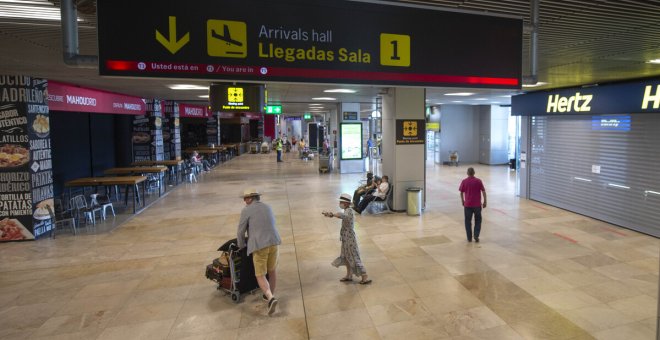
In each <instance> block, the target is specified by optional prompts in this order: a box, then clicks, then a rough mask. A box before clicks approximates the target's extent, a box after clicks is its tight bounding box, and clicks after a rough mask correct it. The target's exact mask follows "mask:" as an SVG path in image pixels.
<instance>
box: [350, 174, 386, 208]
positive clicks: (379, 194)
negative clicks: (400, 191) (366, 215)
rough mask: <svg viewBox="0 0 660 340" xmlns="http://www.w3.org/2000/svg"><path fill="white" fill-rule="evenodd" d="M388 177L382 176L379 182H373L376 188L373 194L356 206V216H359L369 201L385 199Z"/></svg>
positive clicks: (365, 197)
mask: <svg viewBox="0 0 660 340" xmlns="http://www.w3.org/2000/svg"><path fill="white" fill-rule="evenodd" d="M388 181H389V177H387V176H383V178H382V179H381V180H380V181H377V180H376V181H375V182H376V184H377V185H378V188H377V189H376V191H375V192H374V193H373V194H368V195H366V196H364V198H362V200H361V201H360V204H358V206H357V209H355V211H357V213H358V214H361V213H362V211H363V210H364V209H365V208H366V207H367V205H369V203H371V201H384V200H385V199H387V191H388V190H389V189H390V184H389V183H388Z"/></svg>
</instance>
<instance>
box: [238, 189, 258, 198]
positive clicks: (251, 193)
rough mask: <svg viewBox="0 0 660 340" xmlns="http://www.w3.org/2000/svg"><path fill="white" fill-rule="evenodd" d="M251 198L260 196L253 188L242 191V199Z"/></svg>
mask: <svg viewBox="0 0 660 340" xmlns="http://www.w3.org/2000/svg"><path fill="white" fill-rule="evenodd" d="M253 196H261V193H259V190H257V189H255V188H247V189H245V190H243V196H242V197H243V198H246V197H253Z"/></svg>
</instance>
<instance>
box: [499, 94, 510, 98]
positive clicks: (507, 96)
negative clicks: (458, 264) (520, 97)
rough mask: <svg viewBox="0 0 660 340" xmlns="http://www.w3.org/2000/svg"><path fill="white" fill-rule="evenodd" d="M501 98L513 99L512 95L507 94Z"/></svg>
mask: <svg viewBox="0 0 660 340" xmlns="http://www.w3.org/2000/svg"><path fill="white" fill-rule="evenodd" d="M500 98H511V95H510V94H507V95H506V96H500Z"/></svg>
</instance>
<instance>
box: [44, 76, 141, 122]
mask: <svg viewBox="0 0 660 340" xmlns="http://www.w3.org/2000/svg"><path fill="white" fill-rule="evenodd" d="M48 109H49V110H51V111H68V112H92V113H111V114H128V115H143V114H145V111H146V105H145V103H144V101H143V100H142V98H139V97H133V96H127V95H123V94H118V93H112V92H107V91H102V90H96V89H90V88H85V87H79V86H75V85H70V84H64V83H59V82H56V81H50V80H49V81H48Z"/></svg>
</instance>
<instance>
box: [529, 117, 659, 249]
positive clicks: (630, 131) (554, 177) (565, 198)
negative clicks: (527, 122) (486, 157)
mask: <svg viewBox="0 0 660 340" xmlns="http://www.w3.org/2000/svg"><path fill="white" fill-rule="evenodd" d="M627 124H629V125H627ZM531 131H532V148H531V155H530V160H529V164H530V170H531V171H530V173H531V174H530V198H531V199H533V200H537V201H540V202H543V203H546V204H550V205H553V206H556V207H559V208H563V209H566V210H570V211H573V212H576V213H579V214H583V215H586V216H590V217H593V218H596V219H599V220H603V221H606V222H609V223H612V224H617V225H620V226H623V227H626V228H630V229H633V230H637V231H640V232H643V233H646V234H650V235H653V236H656V237H660V176H659V175H660V115H658V114H633V115H628V116H621V115H619V116H605V115H603V116H538V117H532V129H531ZM598 167H600V168H598ZM598 170H599V171H600V173H598Z"/></svg>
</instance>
